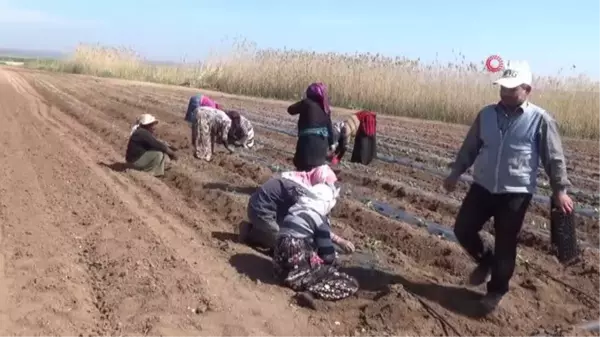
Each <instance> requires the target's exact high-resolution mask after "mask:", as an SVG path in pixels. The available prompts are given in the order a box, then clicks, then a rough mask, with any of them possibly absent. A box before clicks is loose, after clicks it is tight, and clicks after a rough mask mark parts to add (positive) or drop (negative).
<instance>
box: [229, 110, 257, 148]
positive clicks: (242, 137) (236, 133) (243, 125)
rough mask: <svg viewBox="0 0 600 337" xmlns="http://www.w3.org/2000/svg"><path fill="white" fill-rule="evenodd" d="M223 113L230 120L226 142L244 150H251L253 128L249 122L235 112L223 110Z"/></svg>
mask: <svg viewBox="0 0 600 337" xmlns="http://www.w3.org/2000/svg"><path fill="white" fill-rule="evenodd" d="M225 113H226V114H227V116H229V118H231V129H230V130H229V135H228V142H229V143H230V144H233V145H235V146H241V147H243V148H245V149H249V148H252V147H253V146H254V127H253V126H252V123H250V120H248V118H246V117H244V116H243V115H242V114H240V113H239V111H237V110H225Z"/></svg>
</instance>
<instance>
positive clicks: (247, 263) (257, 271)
mask: <svg viewBox="0 0 600 337" xmlns="http://www.w3.org/2000/svg"><path fill="white" fill-rule="evenodd" d="M229 263H230V264H231V265H232V266H233V267H234V268H235V269H236V270H237V271H238V273H240V274H243V275H246V276H248V277H249V278H250V279H251V280H252V281H255V282H256V281H260V282H262V283H265V284H272V285H273V284H278V282H277V280H276V278H275V276H274V275H273V264H272V263H271V260H270V259H268V258H266V257H263V256H260V255H256V254H247V253H240V254H235V255H233V256H232V257H231V258H230V259H229Z"/></svg>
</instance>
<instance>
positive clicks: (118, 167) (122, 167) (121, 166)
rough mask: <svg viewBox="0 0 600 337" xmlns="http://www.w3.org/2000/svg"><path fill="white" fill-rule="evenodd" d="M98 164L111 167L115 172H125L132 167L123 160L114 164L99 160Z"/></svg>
mask: <svg viewBox="0 0 600 337" xmlns="http://www.w3.org/2000/svg"><path fill="white" fill-rule="evenodd" d="M98 165H100V166H104V167H108V168H109V169H111V170H113V171H115V172H125V171H126V170H127V169H129V168H131V167H130V166H129V164H127V163H122V162H116V163H112V164H108V163H105V162H99V163H98Z"/></svg>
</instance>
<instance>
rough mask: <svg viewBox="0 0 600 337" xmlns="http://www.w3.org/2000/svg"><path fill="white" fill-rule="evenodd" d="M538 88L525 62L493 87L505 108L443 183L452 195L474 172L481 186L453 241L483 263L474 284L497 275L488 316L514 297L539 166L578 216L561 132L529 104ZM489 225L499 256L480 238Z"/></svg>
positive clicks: (479, 127)
mask: <svg viewBox="0 0 600 337" xmlns="http://www.w3.org/2000/svg"><path fill="white" fill-rule="evenodd" d="M531 82H532V74H531V71H530V70H529V65H528V64H527V63H526V62H521V63H515V62H513V63H509V64H508V66H507V68H506V70H504V73H503V74H502V77H500V78H499V79H498V80H496V81H495V82H494V83H495V84H497V85H499V86H500V101H499V102H498V103H497V104H491V105H488V106H486V107H484V108H483V109H482V110H481V111H480V112H479V113H478V114H477V117H476V118H475V121H474V122H473V124H472V125H471V128H470V129H469V132H468V133H467V136H466V138H465V140H464V142H463V144H462V146H461V148H460V151H459V152H458V154H457V156H456V161H455V162H454V165H453V167H452V172H451V173H450V175H449V176H448V177H447V178H446V179H445V181H444V187H445V188H446V190H448V191H452V190H454V188H455V186H456V183H457V181H458V179H459V177H460V175H461V174H462V173H464V172H465V171H466V170H467V169H468V168H469V167H470V166H471V165H473V164H474V168H473V172H474V173H473V180H474V181H473V184H472V185H471V187H470V189H469V191H468V192H467V195H466V196H465V198H464V200H463V203H462V205H461V207H460V210H459V212H458V215H457V217H456V221H455V224H454V233H455V234H456V238H457V239H458V241H459V242H460V244H461V245H462V246H463V247H464V249H465V250H466V251H467V253H469V255H471V257H473V258H474V259H475V261H476V262H477V268H475V270H474V271H473V272H472V273H471V276H470V280H469V281H470V283H471V284H472V285H479V284H483V283H484V282H485V281H486V279H487V278H488V276H490V274H491V280H490V281H489V282H488V283H487V293H486V295H485V296H484V298H483V299H482V302H481V304H482V307H483V310H484V312H485V313H489V312H491V311H493V310H494V309H495V308H496V307H497V306H498V304H499V303H500V301H501V299H502V297H503V296H504V295H505V294H506V293H507V292H508V291H509V281H510V279H511V278H512V276H513V273H514V270H515V262H516V257H517V237H518V235H519V232H520V231H521V228H522V226H523V219H524V217H525V213H526V212H527V209H528V207H529V204H530V202H531V199H532V196H533V194H535V191H536V187H537V181H536V178H537V170H538V164H539V161H540V160H541V162H542V164H543V167H544V169H545V171H546V173H547V174H548V176H549V177H550V185H551V187H552V191H553V196H552V197H553V198H555V200H556V204H557V205H558V207H559V208H560V209H562V211H563V212H565V213H570V212H572V211H573V201H572V200H571V198H570V197H569V196H568V195H567V187H568V186H570V182H569V180H568V179H567V170H566V164H565V156H564V154H563V147H562V143H561V139H560V135H559V132H558V127H557V125H556V121H555V120H554V118H553V117H552V116H551V115H550V114H549V113H548V112H547V111H545V110H544V109H542V108H541V107H539V106H537V105H534V104H533V103H531V102H529V100H528V99H529V95H530V93H531ZM490 217H494V236H495V244H494V248H493V249H492V248H490V247H485V246H484V244H483V242H482V240H481V237H480V236H479V231H480V230H481V229H482V228H483V225H484V223H485V222H486V221H487V220H488V219H490Z"/></svg>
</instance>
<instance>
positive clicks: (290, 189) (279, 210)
mask: <svg viewBox="0 0 600 337" xmlns="http://www.w3.org/2000/svg"><path fill="white" fill-rule="evenodd" d="M303 190H304V187H302V186H301V185H299V184H297V183H296V182H295V181H293V180H289V179H285V178H281V177H274V178H271V179H269V180H267V182H265V183H264V184H263V185H262V186H260V187H259V188H258V189H257V190H256V191H255V192H254V193H253V194H252V195H251V196H250V200H248V207H249V208H252V210H253V211H254V213H255V214H256V216H257V217H259V218H261V219H262V220H263V221H267V222H272V221H275V222H277V223H278V224H279V223H281V221H282V220H283V218H284V217H285V215H286V214H287V212H288V210H289V209H290V207H292V205H293V204H295V203H296V202H297V201H298V197H299V196H300V195H301V194H302V193H303V192H302V191H303Z"/></svg>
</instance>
